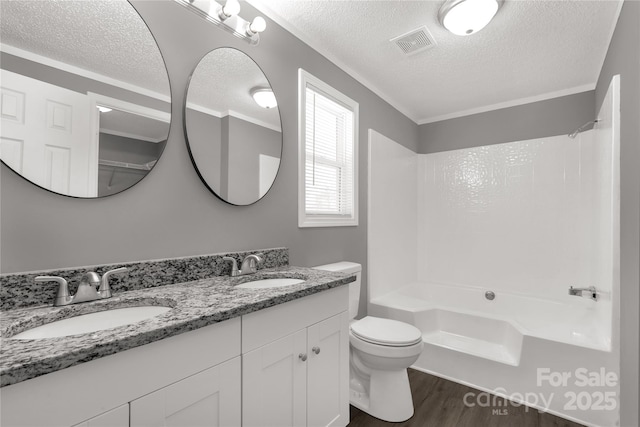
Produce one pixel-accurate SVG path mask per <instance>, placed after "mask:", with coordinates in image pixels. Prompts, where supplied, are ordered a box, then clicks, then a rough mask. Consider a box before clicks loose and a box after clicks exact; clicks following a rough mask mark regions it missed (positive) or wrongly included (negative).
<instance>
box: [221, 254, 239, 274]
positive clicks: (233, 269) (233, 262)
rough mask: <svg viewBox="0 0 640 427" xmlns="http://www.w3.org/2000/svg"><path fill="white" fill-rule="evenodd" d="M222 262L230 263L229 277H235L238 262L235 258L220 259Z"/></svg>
mask: <svg viewBox="0 0 640 427" xmlns="http://www.w3.org/2000/svg"><path fill="white" fill-rule="evenodd" d="M222 260H223V261H229V262H231V277H235V276H237V275H238V261H236V260H235V258H231V257H230V256H225V257H222Z"/></svg>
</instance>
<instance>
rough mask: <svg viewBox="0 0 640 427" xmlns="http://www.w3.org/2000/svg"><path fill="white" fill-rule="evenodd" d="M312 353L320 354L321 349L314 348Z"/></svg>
mask: <svg viewBox="0 0 640 427" xmlns="http://www.w3.org/2000/svg"><path fill="white" fill-rule="evenodd" d="M311 351H313V352H314V353H315V354H320V347H317V346H316V347H313V348H312V349H311Z"/></svg>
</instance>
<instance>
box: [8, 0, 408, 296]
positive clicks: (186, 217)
mask: <svg viewBox="0 0 640 427" xmlns="http://www.w3.org/2000/svg"><path fill="white" fill-rule="evenodd" d="M132 3H133V4H134V6H135V7H136V9H138V11H139V12H140V14H141V15H142V17H143V18H144V20H145V21H146V23H147V24H148V25H149V27H150V28H151V30H152V32H153V33H154V35H155V37H156V39H157V41H158V43H159V45H160V49H161V51H162V54H163V56H164V59H165V61H166V63H167V68H168V71H169V77H170V81H171V92H172V96H173V104H172V113H173V118H172V123H171V130H170V133H169V138H168V143H167V147H166V149H165V151H164V153H163V155H162V157H161V158H160V160H159V161H158V164H157V165H156V167H155V168H154V169H153V170H152V171H151V172H150V173H149V175H148V176H147V177H146V178H145V179H143V180H142V181H141V182H140V183H138V184H137V185H136V186H135V187H133V188H131V189H130V190H127V191H124V192H122V193H119V194H116V195H114V196H110V197H107V198H103V199H95V200H80V199H73V198H68V197H63V196H59V195H55V194H51V193H49V192H47V191H44V190H42V189H39V188H37V187H35V186H33V185H32V184H30V183H28V182H26V181H24V180H23V179H22V178H20V177H18V176H17V175H15V174H14V173H13V172H12V171H10V170H9V169H8V168H6V167H5V166H4V165H2V167H1V171H0V179H1V189H2V204H1V206H0V209H1V211H0V218H1V232H2V236H1V254H0V256H1V258H0V260H1V264H2V265H1V268H2V271H3V272H15V271H27V270H34V269H45V268H57V267H71V266H80V265H88V264H95V263H110V262H119V261H134V260H144V259H154V258H164V257H175V256H186V255H198V254H208V253H215V252H221V251H235V250H244V249H248V250H250V249H255V248H265V247H278V246H287V247H289V248H290V261H291V263H292V264H294V265H301V266H312V265H317V264H324V263H328V262H335V261H339V260H350V261H355V262H359V263H361V264H363V266H364V268H365V270H364V277H363V279H364V280H365V283H366V260H367V256H366V255H367V251H366V248H367V246H366V245H367V232H366V230H367V142H366V141H367V140H366V138H367V129H369V128H374V129H376V130H377V131H379V132H381V133H383V134H384V135H386V136H388V137H389V138H392V139H393V140H395V141H398V142H399V143H402V144H405V145H406V146H407V147H409V148H411V149H412V150H414V151H416V150H417V141H418V127H417V125H415V124H414V123H413V122H412V121H410V120H409V119H408V118H406V117H405V116H403V115H402V114H400V113H399V112H398V111H397V110H395V109H394V108H392V107H391V106H390V105H388V104H387V103H385V102H384V101H382V100H381V99H380V98H379V97H378V96H376V95H375V94H374V93H373V92H371V91H370V90H368V89H367V88H365V87H364V86H363V85H362V84H360V83H358V82H357V81H355V80H354V79H352V78H351V77H349V76H348V75H347V74H346V73H345V72H344V71H342V70H340V69H339V68H338V67H337V66H335V65H334V64H332V63H331V62H329V61H328V60H327V59H326V58H324V57H323V56H321V55H320V54H318V53H317V52H315V51H313V50H312V49H310V48H309V47H308V46H307V45H305V44H304V43H302V42H301V41H300V40H298V39H296V38H295V37H293V36H292V35H291V34H289V33H288V32H286V31H285V30H283V29H282V28H280V27H278V26H277V25H276V24H275V23H273V22H270V21H269V22H268V27H267V31H265V32H264V33H263V35H262V40H261V42H260V44H259V45H258V46H255V47H252V46H249V45H248V44H246V43H245V42H243V41H241V40H239V39H236V38H235V37H233V36H232V35H230V34H228V33H226V32H224V31H222V30H220V29H218V28H216V27H215V26H213V25H211V24H210V23H208V22H206V21H205V20H203V19H201V18H199V17H198V16H196V15H194V14H192V13H190V12H189V11H187V10H186V9H184V8H183V7H182V6H180V5H179V4H177V3H175V2H172V1H142V0H136V1H133V2H132ZM256 15H257V13H256V12H255V10H254V9H253V8H252V7H251V6H250V5H248V4H246V3H243V10H242V16H243V17H244V18H245V19H248V20H251V19H253V17H254V16H256ZM221 46H230V47H236V48H238V49H240V50H242V51H244V52H246V53H247V54H248V55H249V56H251V57H252V58H253V59H254V60H255V61H256V62H257V63H258V64H259V65H260V67H261V68H262V70H263V71H264V73H265V75H266V76H267V77H268V78H269V81H270V83H271V86H272V87H273V89H274V92H275V94H276V96H277V98H278V104H279V108H280V114H281V116H282V126H283V140H284V145H283V157H282V164H281V167H280V172H279V174H278V177H277V178H276V181H275V183H274V186H273V187H272V189H271V191H270V192H269V193H268V194H267V195H266V196H265V197H264V198H263V199H262V200H261V201H259V202H258V203H256V204H253V205H250V206H246V207H235V206H229V205H227V204H225V203H223V202H221V201H220V200H218V199H217V198H216V197H214V196H213V195H212V194H211V193H210V192H209V191H208V190H207V189H206V187H205V186H204V185H203V184H202V183H201V182H200V179H199V177H198V176H197V174H196V172H195V170H194V168H193V166H192V165H191V160H190V159H189V155H188V152H187V148H186V145H185V141H184V134H183V122H182V109H183V103H184V95H185V93H186V85H187V81H188V78H189V75H190V73H191V71H192V70H193V69H194V68H195V66H196V65H197V64H198V62H199V61H200V59H201V58H202V57H203V56H204V55H205V54H207V53H208V52H209V51H210V50H212V49H215V48H217V47H221ZM300 67H301V68H304V69H305V70H307V71H309V72H310V73H312V74H313V75H315V76H316V77H318V78H320V79H322V80H323V81H325V82H326V83H328V84H329V85H331V86H333V87H335V88H336V89H337V90H339V91H341V92H343V93H344V94H345V95H347V96H348V97H350V98H352V99H354V100H356V101H357V102H359V103H360V132H359V134H360V150H359V163H360V169H359V185H360V187H359V207H360V209H359V224H360V225H359V226H358V227H336V228H309V229H299V228H298V218H297V208H298V205H297V201H298V196H297V188H298V187H297V184H298V175H297V174H298V161H297V156H298V137H297V130H298V123H297V120H298V114H297V101H298V90H297V72H298V68H300ZM87 236H95V239H87ZM363 296H364V295H363Z"/></svg>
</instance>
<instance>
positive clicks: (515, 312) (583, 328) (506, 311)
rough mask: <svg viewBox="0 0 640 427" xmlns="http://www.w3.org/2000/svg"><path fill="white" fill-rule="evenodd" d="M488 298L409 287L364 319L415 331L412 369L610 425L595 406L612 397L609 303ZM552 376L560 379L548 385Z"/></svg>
mask: <svg viewBox="0 0 640 427" xmlns="http://www.w3.org/2000/svg"><path fill="white" fill-rule="evenodd" d="M487 291H488V289H481V288H476V287H468V286H456V285H445V284H435V283H411V284H407V285H404V286H401V287H400V288H398V289H397V290H395V291H393V292H390V293H387V294H385V295H383V296H380V297H377V298H373V299H372V300H371V301H370V302H369V311H368V314H369V315H372V316H379V317H385V318H390V319H396V320H400V321H403V322H407V323H410V324H413V325H415V326H416V327H418V328H419V329H420V330H421V331H422V337H423V340H424V343H425V347H424V351H423V353H422V354H421V356H420V357H419V359H418V360H417V361H416V363H415V365H413V366H412V367H413V368H414V369H417V370H421V371H424V372H427V373H430V374H433V375H437V376H440V377H443V378H446V379H450V380H453V381H456V382H458V383H462V384H465V385H468V386H471V387H473V388H476V389H478V390H481V391H486V392H489V393H491V394H494V395H499V396H502V397H506V398H507V399H509V400H510V401H512V402H519V403H520V404H525V405H527V406H530V407H533V408H537V409H539V410H542V411H548V412H551V413H554V414H556V415H560V416H562V417H564V418H568V419H571V420H574V421H577V422H580V423H583V424H586V425H594V426H596V425H602V426H608V425H615V422H616V417H617V415H616V413H617V412H616V411H615V410H610V408H609V406H610V405H609V406H608V407H606V408H604V409H606V410H604V409H603V410H599V408H597V407H595V406H594V402H596V401H597V400H599V399H600V398H601V397H604V396H605V395H606V396H615V398H616V399H617V393H618V384H617V380H618V379H617V373H618V371H619V369H618V366H616V365H615V363H614V362H613V361H614V360H615V357H613V355H612V343H611V323H610V322H608V321H607V319H606V318H604V317H606V316H605V314H606V313H607V310H606V309H603V307H606V305H607V304H610V300H609V299H608V296H607V295H602V296H601V298H600V300H599V301H592V300H590V299H588V298H580V297H575V296H569V295H568V294H567V295H566V297H565V296H564V293H563V295H562V296H556V297H557V298H558V299H557V300H552V299H549V298H542V297H540V298H537V297H532V296H527V295H519V294H514V293H508V292H500V291H498V290H495V291H494V292H495V298H494V299H493V300H489V299H487V298H486V297H485V292H487ZM608 313H610V311H609V312H608ZM609 316H610V314H609ZM585 373H588V374H589V375H596V376H597V375H600V376H602V375H604V374H610V375H614V376H615V381H610V382H608V383H607V384H600V383H599V384H589V385H586V386H585V385H582V381H581V378H582V377H584V376H585ZM550 375H551V376H554V375H555V377H553V378H551V377H550ZM559 375H560V376H562V375H564V376H563V377H561V378H562V379H563V380H562V381H555V379H556V378H560V376H559ZM594 382H595V380H594ZM606 393H608V394H606ZM612 393H613V394H612ZM572 398H573V400H574V401H572ZM577 399H582V400H581V402H582V403H581V404H580V405H576V403H575V401H577ZM586 399H589V402H588V403H589V405H586V404H584V402H586ZM616 402H617V400H616ZM616 405H617V404H616ZM594 408H595V409H594Z"/></svg>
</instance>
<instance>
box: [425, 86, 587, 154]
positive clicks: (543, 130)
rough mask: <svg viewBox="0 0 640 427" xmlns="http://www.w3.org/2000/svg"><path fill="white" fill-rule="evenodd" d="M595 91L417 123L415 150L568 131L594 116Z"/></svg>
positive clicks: (431, 149) (461, 145)
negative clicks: (417, 133) (437, 120)
mask: <svg viewBox="0 0 640 427" xmlns="http://www.w3.org/2000/svg"><path fill="white" fill-rule="evenodd" d="M595 114H596V109H595V92H594V91H588V92H582V93H577V94H574V95H567V96H562V97H559V98H553V99H548V100H544V101H538V102H533V103H530V104H524V105H519V106H516V107H511V108H502V109H500V110H494V111H487V112H485V113H479V114H473V115H470V116H464V117H459V118H456V119H449V120H443V121H440V122H434V123H427V124H424V125H420V131H419V132H420V136H419V138H420V143H419V147H418V152H419V153H423V154H426V153H436V152H438V151H447V150H457V149H460V148H471V147H479V146H481V145H491V144H501V143H504V142H513V141H523V140H527V139H535V138H544V137H547V136H555V135H561V134H563V133H565V134H569V133H571V132H573V130H575V129H577V128H578V127H580V126H581V125H583V124H585V123H587V122H588V121H590V120H593V119H595Z"/></svg>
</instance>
